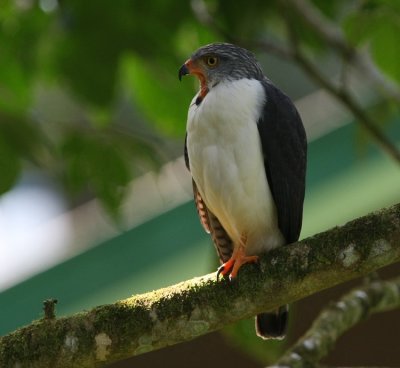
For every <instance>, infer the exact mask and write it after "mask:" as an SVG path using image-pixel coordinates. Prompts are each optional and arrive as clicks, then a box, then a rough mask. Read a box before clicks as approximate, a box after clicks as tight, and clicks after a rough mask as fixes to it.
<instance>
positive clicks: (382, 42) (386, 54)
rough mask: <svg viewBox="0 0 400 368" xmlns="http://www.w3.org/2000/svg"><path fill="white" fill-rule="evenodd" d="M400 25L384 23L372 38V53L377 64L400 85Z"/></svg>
mask: <svg viewBox="0 0 400 368" xmlns="http://www.w3.org/2000/svg"><path fill="white" fill-rule="evenodd" d="M399 21H400V20H399ZM399 35H400V23H397V22H393V21H392V22H390V21H389V19H387V21H386V22H384V21H382V23H381V24H380V26H379V27H377V29H376V30H375V33H374V35H373V36H372V38H371V53H372V57H373V59H374V61H375V62H376V64H377V65H378V66H379V67H380V68H381V69H382V70H383V72H385V74H387V75H388V76H390V77H392V78H393V79H394V80H396V81H397V82H399V83H400V68H399V61H400V38H399Z"/></svg>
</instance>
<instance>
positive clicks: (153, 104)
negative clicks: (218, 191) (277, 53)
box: [0, 0, 400, 213]
mask: <svg viewBox="0 0 400 368" xmlns="http://www.w3.org/2000/svg"><path fill="white" fill-rule="evenodd" d="M314 4H315V5H316V6H317V7H318V8H319V10H320V11H322V12H323V14H324V15H325V16H327V17H329V18H330V19H331V20H333V21H334V22H336V23H337V24H343V27H344V30H345V33H346V35H347V37H348V39H349V40H350V41H351V42H352V43H353V44H354V45H357V46H358V45H365V44H368V45H369V47H370V49H371V54H372V56H373V57H374V60H375V61H376V63H377V65H379V66H380V67H381V68H382V70H384V72H385V73H387V74H388V75H390V76H391V77H393V78H394V79H395V80H397V81H399V80H400V74H399V73H400V72H399V70H400V69H399V68H398V67H397V64H398V60H399V58H400V42H398V34H399V27H400V21H399V17H400V15H399V13H400V12H399V9H400V1H395V0H391V1H389V0H386V1H385V0H374V1H372V0H371V1H353V2H348V1H344V0H342V1H335V2H327V1H323V0H318V1H315V2H314ZM282 11H284V10H282V2H281V1H276V0H275V1H269V2H266V1H262V0H252V1H247V2H246V3H244V2H242V1H238V2H231V1H228V0H209V1H205V2H203V1H201V0H193V1H191V2H189V1H188V2H186V1H172V0H170V1H164V0H158V1H152V2H142V1H138V0H136V1H131V0H121V1H118V2H114V3H110V2H108V1H106V0H100V1H97V2H96V4H92V3H90V2H85V1H80V0H68V1H67V0H63V1H57V0H39V1H34V0H4V1H3V2H2V6H1V7H0V44H1V53H0V129H1V130H0V132H1V137H0V156H1V159H0V160H1V163H2V168H3V170H2V172H3V174H2V175H1V177H0V193H4V192H6V191H7V190H9V189H10V188H12V186H13V184H14V183H15V181H16V180H17V179H18V177H19V173H20V171H21V170H22V169H23V167H25V166H26V165H32V164H33V165H35V166H37V167H39V168H40V169H43V170H46V171H48V172H50V173H51V174H52V176H53V177H56V178H58V179H59V180H60V181H61V182H62V183H64V184H65V185H66V188H68V189H70V190H69V192H70V193H75V194H79V193H80V192H85V193H90V194H91V195H92V196H94V197H98V198H100V199H101V200H102V201H103V203H104V204H105V206H106V207H107V208H108V209H109V210H110V211H111V212H112V213H116V212H117V210H118V207H119V204H120V203H121V201H122V200H123V193H124V190H125V188H126V185H127V184H128V182H129V181H130V179H131V178H132V177H134V176H135V175H136V174H139V173H140V172H142V171H143V170H144V169H146V168H147V169H148V168H153V169H154V168H156V167H158V166H159V165H160V164H161V163H162V162H164V161H165V160H167V159H169V158H172V156H174V155H175V156H176V155H178V154H179V153H180V149H181V147H180V145H178V144H177V143H176V142H177V141H178V140H177V139H176V138H178V137H182V136H183V134H184V130H185V121H186V113H187V106H188V103H189V101H190V99H191V96H192V95H193V92H194V91H195V88H196V82H193V83H190V82H187V83H178V81H177V78H176V77H177V75H176V74H177V70H178V68H179V66H180V65H181V63H182V62H183V61H184V60H185V59H186V58H187V57H188V56H189V55H190V54H191V52H192V51H193V50H194V49H196V48H197V47H198V46H200V45H202V44H205V43H209V42H212V41H216V40H223V39H224V38H225V39H227V40H231V41H232V40H243V43H245V41H246V40H256V39H259V38H265V37H267V38H268V37H269V38H271V39H273V40H282V42H285V41H284V40H285V37H286V34H285V30H284V26H283V21H282V15H281V12H282ZM285 11H286V10H285ZM202 17H203V18H204V19H203V23H204V20H205V23H206V22H207V19H208V18H207V17H212V18H213V25H209V26H205V25H204V24H203V23H202V22H200V21H199V20H201V18H202ZM293 19H297V21H296V22H295V24H294V27H295V29H296V32H297V33H298V37H299V38H300V39H301V42H302V43H303V44H304V45H306V46H308V48H309V49H310V50H314V51H313V52H316V53H318V54H321V53H328V52H329V46H328V45H325V44H324V42H323V41H322V40H321V38H319V37H318V34H316V32H315V31H314V30H313V29H311V28H310V27H308V26H307V25H306V24H305V23H304V21H301V20H300V18H299V17H297V18H296V14H293ZM255 51H257V50H255ZM43 90H45V91H48V94H47V95H49V94H50V95H51V93H52V92H51V91H54V90H59V91H62V93H63V95H64V96H66V98H59V99H57V98H56V99H51V98H47V99H45V100H44V101H40V103H38V94H39V93H38V91H43ZM47 97H48V96H47ZM66 100H68V103H67V104H66ZM71 106H72V108H71ZM48 111H51V114H50V117H49V113H48ZM121 111H122V112H121ZM121 127H123V133H121V130H120V128H121ZM138 127H139V128H138ZM144 136H145V137H146V138H145V139H143V137H144ZM175 139H176V140H175ZM160 142H172V143H173V144H172V147H173V149H172V150H170V151H165V152H163V151H162V148H160V147H162V144H161V145H160ZM166 146H168V144H166ZM128 147H129V148H128ZM169 147H171V145H170V146H169ZM138 168H141V169H140V170H138Z"/></svg>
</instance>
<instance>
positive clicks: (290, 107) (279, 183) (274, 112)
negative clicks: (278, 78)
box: [258, 79, 307, 243]
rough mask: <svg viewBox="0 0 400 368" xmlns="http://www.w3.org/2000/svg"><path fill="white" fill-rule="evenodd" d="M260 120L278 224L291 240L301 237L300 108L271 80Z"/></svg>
mask: <svg viewBox="0 0 400 368" xmlns="http://www.w3.org/2000/svg"><path fill="white" fill-rule="evenodd" d="M262 84H263V86H264V90H265V94H266V101H265V104H264V108H263V112H262V115H261V117H260V119H259V121H258V131H259V133H260V139H261V146H262V150H263V155H264V167H265V172H266V175H267V179H268V184H269V187H270V189H271V193H272V196H273V198H274V202H275V206H276V209H277V214H278V225H279V229H280V230H281V232H282V234H283V236H284V237H285V240H286V242H287V243H292V242H294V241H296V240H298V238H299V235H300V230H301V225H302V218H303V202H304V193H305V176H306V166H307V137H306V133H305V130H304V127H303V123H302V121H301V118H300V115H299V113H298V112H297V110H296V107H295V106H294V104H293V103H292V101H291V100H290V99H289V97H288V96H286V95H285V94H284V93H283V92H282V91H280V90H279V89H278V88H277V87H275V86H274V85H273V84H272V83H271V82H270V81H269V80H267V79H266V80H264V81H263V82H262Z"/></svg>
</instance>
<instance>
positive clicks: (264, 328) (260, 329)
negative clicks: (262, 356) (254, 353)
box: [256, 305, 289, 340]
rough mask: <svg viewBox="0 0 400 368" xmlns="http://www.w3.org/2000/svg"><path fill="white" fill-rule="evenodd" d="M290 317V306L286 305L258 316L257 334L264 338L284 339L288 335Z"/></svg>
mask: <svg viewBox="0 0 400 368" xmlns="http://www.w3.org/2000/svg"><path fill="white" fill-rule="evenodd" d="M288 317H289V306H288V305H284V306H281V307H279V308H278V309H276V310H275V311H272V312H267V313H261V314H258V315H257V316H256V333H257V336H259V337H261V338H262V339H264V340H269V339H275V340H282V339H284V338H285V336H286V331H287V326H288Z"/></svg>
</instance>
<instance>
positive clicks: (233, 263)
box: [217, 238, 258, 281]
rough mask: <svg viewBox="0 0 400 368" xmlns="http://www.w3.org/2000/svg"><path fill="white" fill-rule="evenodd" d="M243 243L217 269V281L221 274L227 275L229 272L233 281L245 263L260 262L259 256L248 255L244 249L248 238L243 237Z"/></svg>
mask: <svg viewBox="0 0 400 368" xmlns="http://www.w3.org/2000/svg"><path fill="white" fill-rule="evenodd" d="M241 240H242V244H241V245H240V246H239V247H238V248H236V249H235V250H234V252H233V254H232V257H231V258H230V259H229V260H228V261H227V262H225V263H224V264H223V265H221V266H220V267H219V268H218V270H217V281H219V276H220V275H222V276H224V277H225V276H227V275H228V274H229V281H233V280H234V279H235V278H236V276H237V273H238V271H239V269H240V267H241V266H242V265H243V264H245V263H256V262H258V256H247V255H246V253H245V250H244V245H243V243H245V241H246V239H245V238H243V239H241Z"/></svg>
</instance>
